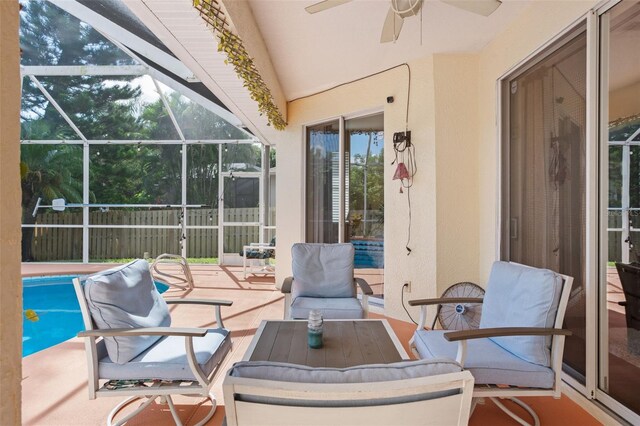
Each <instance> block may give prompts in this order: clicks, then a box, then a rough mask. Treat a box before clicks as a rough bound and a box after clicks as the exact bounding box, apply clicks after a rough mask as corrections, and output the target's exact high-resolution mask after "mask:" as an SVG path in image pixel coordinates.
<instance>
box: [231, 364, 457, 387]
mask: <svg viewBox="0 0 640 426" xmlns="http://www.w3.org/2000/svg"><path fill="white" fill-rule="evenodd" d="M459 371H462V368H461V367H460V364H458V363H457V362H455V361H453V360H451V359H428V360H419V361H401V362H396V363H391V364H369V365H358V366H355V367H348V368H326V367H309V366H306V365H298V364H288V363H281V362H270V361H241V362H237V363H235V364H234V365H233V367H232V369H231V371H230V372H229V375H230V376H234V377H244V378H251V379H259V380H275V381H280V382H295V383H370V382H386V381H393V380H408V379H414V378H417V377H426V376H434V375H437V374H447V373H455V372H459Z"/></svg>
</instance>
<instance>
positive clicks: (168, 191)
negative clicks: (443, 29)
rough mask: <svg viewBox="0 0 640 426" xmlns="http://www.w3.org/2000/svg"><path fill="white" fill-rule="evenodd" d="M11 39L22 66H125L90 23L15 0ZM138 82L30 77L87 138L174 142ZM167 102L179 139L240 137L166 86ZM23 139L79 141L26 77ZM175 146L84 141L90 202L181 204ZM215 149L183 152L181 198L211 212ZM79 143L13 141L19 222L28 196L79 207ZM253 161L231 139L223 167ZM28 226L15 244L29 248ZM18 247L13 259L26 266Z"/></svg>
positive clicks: (163, 112) (29, 207) (252, 152)
mask: <svg viewBox="0 0 640 426" xmlns="http://www.w3.org/2000/svg"><path fill="white" fill-rule="evenodd" d="M20 40H21V48H22V52H23V54H22V61H21V62H22V64H23V65H89V64H90V65H126V64H133V63H135V61H133V60H132V59H131V58H130V57H129V56H127V55H126V54H125V53H124V52H122V51H121V50H120V49H119V48H117V47H116V46H115V45H113V44H112V43H111V42H109V41H108V40H106V39H105V38H104V37H103V36H102V35H101V34H99V33H98V32H97V31H95V30H93V29H92V28H91V27H90V26H88V25H86V24H84V23H82V22H81V21H79V20H77V19H76V18H75V17H73V16H71V15H69V14H67V13H66V12H63V11H62V10H60V9H58V8H57V7H56V6H54V5H53V4H51V3H49V2H44V1H34V0H32V1H28V2H25V4H24V8H23V10H22V12H21V27H20ZM139 79H140V77H139V76H109V77H101V76H65V77H39V78H38V80H39V81H40V83H41V84H42V86H43V87H44V88H45V89H46V90H47V91H48V92H49V93H50V94H51V97H52V98H53V99H54V100H55V101H56V102H57V103H58V104H59V106H60V108H61V109H62V110H64V112H65V113H66V114H67V115H68V117H69V118H70V119H71V121H72V122H73V123H74V124H75V125H76V126H77V127H78V128H79V129H80V131H81V132H82V134H83V135H84V136H85V137H86V138H87V139H89V140H107V141H108V140H132V141H152V140H176V141H179V140H180V137H179V135H178V132H177V131H176V129H175V126H174V124H173V122H172V119H171V117H170V115H169V113H168V111H167V109H166V108H165V106H164V104H163V101H162V100H161V99H159V98H158V97H156V98H155V100H152V101H149V100H148V98H147V99H146V100H145V97H144V96H142V95H143V93H142V90H141V83H140V80H139ZM163 92H165V95H166V97H167V101H168V104H169V105H170V108H171V110H172V112H173V114H174V116H175V118H176V121H177V122H178V125H179V127H180V129H181V130H182V132H183V134H184V136H185V137H186V138H187V139H195V140H197V139H216V140H239V139H246V134H245V133H244V132H242V131H240V130H239V129H237V128H236V127H234V126H232V125H230V124H229V123H227V122H226V121H225V120H223V119H222V118H220V117H218V116H217V115H215V114H213V113H212V112H211V111H209V110H207V109H205V108H204V107H202V106H201V105H199V104H197V103H195V102H192V101H190V100H189V99H187V98H185V97H184V96H181V95H180V94H179V93H177V92H174V91H171V90H170V89H168V88H165V89H163ZM21 122H22V132H21V133H22V134H21V138H22V139H23V140H33V141H36V140H73V139H75V140H77V139H80V137H79V136H78V135H77V133H76V132H75V131H74V130H73V129H72V127H71V126H70V125H69V123H67V121H66V120H65V119H64V118H63V116H62V115H61V114H60V113H59V112H58V111H57V109H56V108H55V107H54V105H52V103H51V102H49V100H48V99H47V98H46V97H45V96H44V95H43V93H42V92H41V91H40V90H39V88H38V87H37V86H36V84H35V83H34V82H33V81H31V80H30V79H29V78H25V81H24V82H23V95H22V110H21ZM182 149H183V146H182V145H180V144H147V143H140V144H138V143H133V144H105V145H91V146H90V148H89V150H90V151H89V152H90V160H89V161H90V164H89V192H90V194H91V195H90V201H92V202H97V203H100V204H121V203H127V204H154V203H157V204H180V203H182V184H181V178H182ZM219 149H222V148H220V146H218V145H205V144H202V145H190V146H188V148H187V153H186V154H187V202H188V203H190V204H206V205H210V206H212V207H217V204H218V176H219V172H220V171H219V170H218V158H219V153H218V151H219ZM82 150H83V148H82V146H81V145H70V144H62V145H36V144H29V145H23V148H22V151H21V164H20V167H21V171H22V188H23V202H22V205H23V211H24V214H23V223H26V224H28V223H34V222H35V219H34V218H33V217H32V215H31V212H32V211H33V207H34V206H35V204H36V201H37V199H38V198H41V199H42V204H50V203H51V200H52V199H54V198H64V199H66V200H67V202H76V203H81V202H82V201H83V200H82V192H83V187H82V175H83V161H82V158H83V156H82ZM242 162H246V163H247V164H248V165H249V166H250V167H255V166H256V165H257V166H259V165H260V149H259V148H258V147H255V146H252V145H245V144H235V143H231V144H229V145H228V148H227V149H225V150H224V152H223V163H224V164H238V163H242ZM32 230H33V229H32V228H31V231H30V230H29V228H25V233H26V234H29V235H23V242H24V243H25V245H30V244H31V243H30V241H31V239H32V235H33V232H32ZM25 250H26V252H25ZM28 251H29V249H28V247H27V248H25V247H24V246H23V259H24V260H29V259H30V254H29V253H28Z"/></svg>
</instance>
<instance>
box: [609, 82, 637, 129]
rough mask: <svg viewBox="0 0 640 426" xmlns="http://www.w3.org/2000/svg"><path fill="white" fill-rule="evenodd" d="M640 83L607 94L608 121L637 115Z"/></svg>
mask: <svg viewBox="0 0 640 426" xmlns="http://www.w3.org/2000/svg"><path fill="white" fill-rule="evenodd" d="M638 99H640V81H638V82H636V83H633V84H631V85H629V86H627V87H623V88H622V89H618V90H616V91H614V92H611V93H610V94H609V121H614V120H617V119H619V118H624V117H629V116H630V115H635V114H637V113H638Z"/></svg>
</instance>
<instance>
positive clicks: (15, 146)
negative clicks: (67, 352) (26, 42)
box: [0, 0, 22, 425]
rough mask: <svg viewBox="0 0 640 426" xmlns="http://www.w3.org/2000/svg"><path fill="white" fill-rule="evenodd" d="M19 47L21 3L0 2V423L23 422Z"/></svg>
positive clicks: (15, 0)
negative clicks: (21, 388)
mask: <svg viewBox="0 0 640 426" xmlns="http://www.w3.org/2000/svg"><path fill="white" fill-rule="evenodd" d="M19 58H20V48H19V44H18V1H17V0H3V1H0V182H1V184H0V206H2V208H0V425H19V424H20V393H21V392H20V380H21V371H22V369H21V361H22V285H21V280H20V238H21V235H20V215H19V214H17V212H19V211H20V197H21V195H20V172H19V167H18V165H19V162H20V145H19V138H20V121H19V114H20V70H19Z"/></svg>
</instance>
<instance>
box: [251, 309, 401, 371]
mask: <svg viewBox="0 0 640 426" xmlns="http://www.w3.org/2000/svg"><path fill="white" fill-rule="evenodd" d="M323 334H324V336H323V347H322V348H321V349H311V348H309V346H308V345H307V321H305V320H302V321H262V323H261V324H260V327H259V328H258V331H257V332H256V335H255V336H254V338H253V340H252V341H251V344H250V345H249V349H247V352H246V353H245V356H244V358H243V361H277V362H288V363H292V364H301V365H308V366H311V367H335V368H344V367H352V366H355V365H363V364H387V363H391V362H397V361H402V360H408V359H409V355H407V353H406V352H405V350H404V348H403V347H402V345H401V344H400V342H399V341H398V338H397V337H396V335H395V334H394V332H393V330H392V329H391V326H390V325H389V323H388V322H387V320H384V319H382V320H377V319H376V320H325V322H324V333H323Z"/></svg>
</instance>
